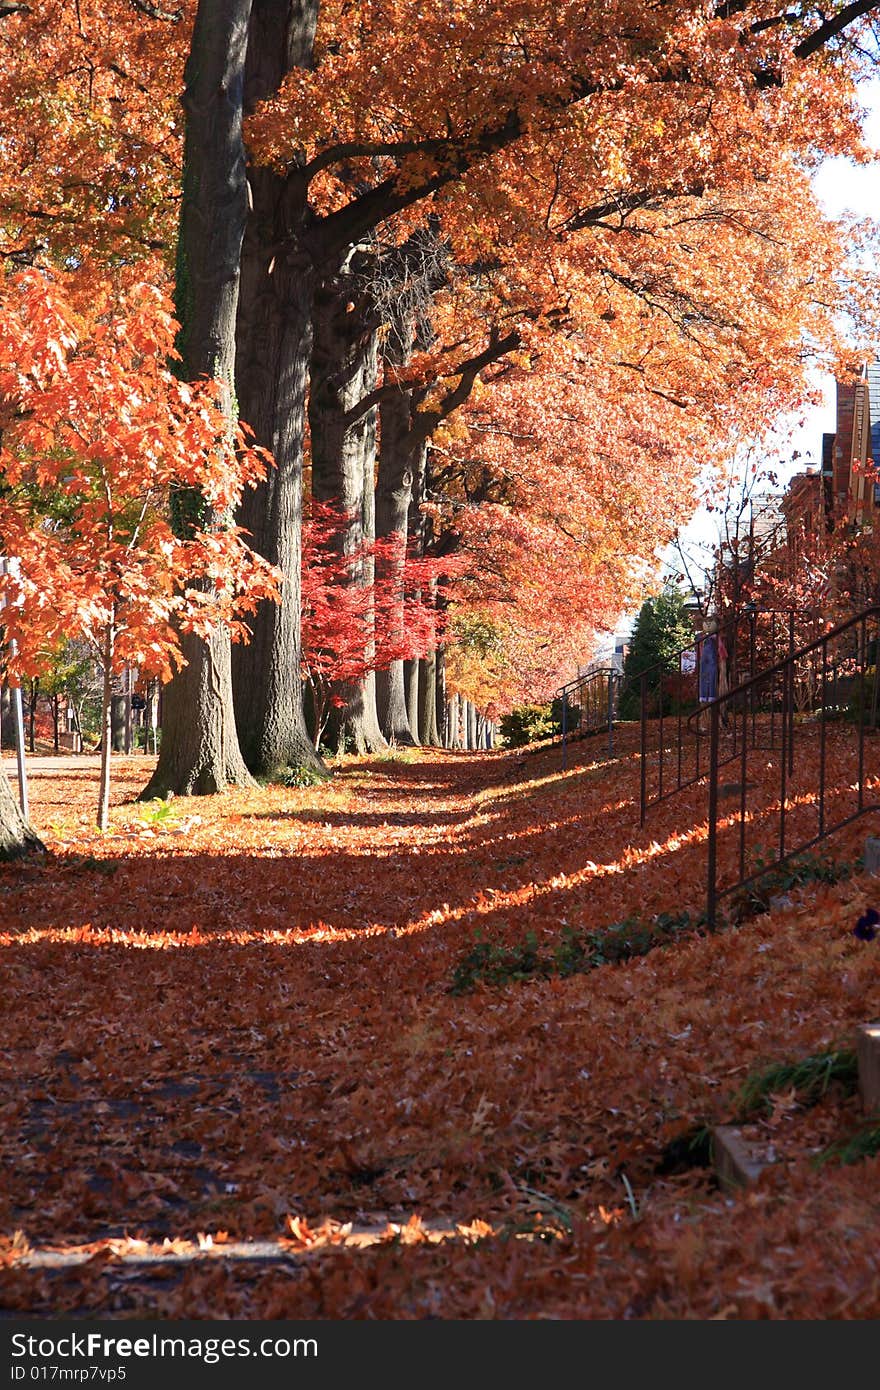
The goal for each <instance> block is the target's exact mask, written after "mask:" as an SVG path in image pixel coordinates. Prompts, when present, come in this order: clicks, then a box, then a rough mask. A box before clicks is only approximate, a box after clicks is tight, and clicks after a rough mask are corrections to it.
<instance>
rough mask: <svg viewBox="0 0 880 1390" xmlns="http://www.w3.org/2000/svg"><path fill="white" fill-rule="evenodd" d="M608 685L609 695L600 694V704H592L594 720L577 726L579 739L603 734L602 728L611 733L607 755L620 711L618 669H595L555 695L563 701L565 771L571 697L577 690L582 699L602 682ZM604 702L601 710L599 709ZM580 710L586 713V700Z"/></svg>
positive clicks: (563, 687) (562, 732)
mask: <svg viewBox="0 0 880 1390" xmlns="http://www.w3.org/2000/svg"><path fill="white" fill-rule="evenodd" d="M600 681H601V682H607V692H605V693H602V694H601V695H600V701H595V702H593V712H594V714H595V718H594V719H592V720H588V721H587V723H586V724H585V723H584V722H583V716H581V720H580V722H579V724H578V731H577V732H578V736H579V737H581V738H587V737H588V736H589V735H591V734H597V733H600V732H601V731H602V730H603V729H605V728H607V730H608V752H609V754H611V753H613V752H614V718H615V714H616V709H617V693H618V689H619V685H620V672H619V671H618V670H617V668H616V667H615V666H598V667H593V669H592V670H590V671H589V672H588V673H587V674H585V675H583V676H579V677H578V678H577V679H575V680H573V681H568V682H567V684H566V685H563V686H560V688H559V690H557V692H556V699H557V700H560V701H561V713H560V726H561V736H562V770H563V772H564V771H565V770H566V767H567V763H568V742H569V732H568V695H569V693H570V692H572V691H575V690H577V691H578V692H579V694H580V695H581V696H582V694H583V692H584V691H591V690H592V689H593V688H598V683H599V682H600ZM600 703H601V708H600ZM579 704H580V707H581V710H583V700H582V699H581V700H579Z"/></svg>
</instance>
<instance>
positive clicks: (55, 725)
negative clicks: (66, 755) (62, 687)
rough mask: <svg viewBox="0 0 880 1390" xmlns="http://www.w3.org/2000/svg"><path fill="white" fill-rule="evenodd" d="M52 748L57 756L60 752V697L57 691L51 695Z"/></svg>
mask: <svg viewBox="0 0 880 1390" xmlns="http://www.w3.org/2000/svg"><path fill="white" fill-rule="evenodd" d="M52 748H53V750H54V752H55V756H56V757H57V756H58V754H59V753H60V752H61V697H60V696H59V694H58V692H57V691H56V692H55V694H54V695H53V696H52Z"/></svg>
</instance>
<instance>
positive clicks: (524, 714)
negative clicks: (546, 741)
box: [499, 705, 554, 748]
mask: <svg viewBox="0 0 880 1390" xmlns="http://www.w3.org/2000/svg"><path fill="white" fill-rule="evenodd" d="M499 730H500V733H501V742H502V744H503V746H504V747H505V748H521V747H522V746H523V744H526V743H537V742H538V741H539V740H540V739H542V738H550V737H552V735H553V733H554V727H553V715H552V711H551V707H550V705H521V706H520V708H519V709H515V710H511V712H510V714H503V715H502V716H501V721H500V724H499Z"/></svg>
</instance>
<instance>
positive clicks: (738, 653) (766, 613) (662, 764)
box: [635, 607, 795, 825]
mask: <svg viewBox="0 0 880 1390" xmlns="http://www.w3.org/2000/svg"><path fill="white" fill-rule="evenodd" d="M710 644H711V656H712V660H711V661H710V660H709V655H710ZM794 649H795V614H794V613H793V612H788V611H786V612H781V611H775V610H770V609H758V608H753V607H748V608H746V609H745V610H744V611H743V612H741V613H740V614H738V615H737V616H735V617H733V618H730V619H728V620H727V622H725V623H721V624H719V625H718V627H717V629H716V630H715V631H713V632H711V633H695V634H694V641H693V643H692V645H691V646H690V647H685V648H684V649H683V650H682V651H680V652H678V653H677V654H676V655H675V656H674V657H672V658H671V659H670V660H669V661H666V662H658V663H657V664H655V665H654V666H650V667H648V668H646V669H645V670H644V671H641V672H640V673H639V674H638V676H637V677H636V678H635V679H636V680H638V682H639V725H640V737H639V763H640V776H639V823H640V824H641V825H644V823H645V818H646V816H647V813H648V811H649V809H650V808H651V807H652V806H658V805H660V803H661V802H663V801H666V800H668V798H669V797H671V796H675V795H676V793H678V792H680V791H683V790H684V789H685V788H686V787H692V786H694V785H696V783H698V782H699V781H701V780H702V778H703V777H705V776H706V773H707V771H708V734H709V721H708V716H707V714H706V710H707V708H708V704H709V701H710V700H711V699H714V698H716V697H717V696H718V695H724V694H725V692H726V691H727V690H728V689H730V688H732V687H735V686H737V685H738V684H739V683H740V682H741V681H742V680H744V679H751V678H752V677H754V676H755V675H756V673H757V672H758V671H759V670H766V669H771V668H773V667H775V666H776V665H777V663H778V662H779V660H780V658H781V656H782V655H783V654H790V653H791V652H793V651H794ZM781 703H782V701H781V698H780V693H779V692H777V694H776V695H775V696H774V698H772V699H770V700H769V719H768V720H767V721H764V722H761V723H759V721H758V720H757V718H753V719H752V720H751V722H750V723H749V724H748V726H747V727H746V730H745V733H746V736H747V737H748V739H749V741H750V742H752V743H753V744H755V746H758V745H759V743H760V744H761V745H763V746H768V747H775V745H776V743H777V741H778V739H779V738H780V736H781V726H780V723H779V718H780V717H781V714H779V715H778V714H777V711H779V710H780V708H781ZM789 717H791V715H790V712H789ZM742 734H743V730H742V729H741V728H740V726H739V725H738V724H737V723H736V722H733V723H731V722H730V721H729V720H728V719H727V718H726V717H725V718H724V719H723V721H722V728H721V758H722V761H723V760H725V759H729V758H733V757H736V756H737V754H738V751H739V745H740V742H741V738H742Z"/></svg>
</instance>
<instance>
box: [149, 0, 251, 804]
mask: <svg viewBox="0 0 880 1390" xmlns="http://www.w3.org/2000/svg"><path fill="white" fill-rule="evenodd" d="M250 12H251V0H199V7H198V12H197V14H196V20H195V28H194V31H193V37H192V41H191V45H190V55H189V59H188V61H187V65H186V71H185V75H184V83H185V91H184V97H183V104H184V107H185V110H186V141H185V150H184V174H183V194H182V201H181V214H180V237H179V242H178V265H177V285H176V294H177V311H178V317H179V319H180V323H181V333H180V341H179V344H178V347H179V351H180V353H181V363H180V371H181V375H182V376H183V377H184V378H185V379H186V380H189V381H197V380H199V379H200V378H203V377H205V376H208V377H213V378H215V379H216V380H217V381H219V382H220V383H221V385H222V388H223V407H224V409H225V410H226V412H227V413H228V415H229V418H230V420H232V419H233V415H234V405H233V391H232V385H233V379H234V365H235V318H236V311H237V306H238V292H239V263H240V258H241V247H242V240H243V237H244V228H245V220H246V216H247V180H246V177H245V158H244V146H243V144H242V135H241V120H242V106H243V96H244V67H245V55H246V51H247V35H248V24H249V21H250ZM226 447H229V446H228V445H227V446H226ZM177 503H178V525H182V526H185V525H186V524H187V518H186V516H184V515H183V513H184V511H187V512H189V523H190V524H191V522H192V519H193V517H194V516H195V517H197V518H198V520H199V522H200V524H206V523H207V525H208V526H210V525H211V524H212V523H213V524H220V523H222V522H223V521H224V520H225V518H222V517H219V516H210V515H209V516H205V507H204V504H203V502H202V500H201V498H197V497H193V496H192V495H191V494H185V495H184V496H183V497H182V498H178V499H177ZM181 647H182V650H183V654H184V656H185V658H186V661H187V665H186V666H185V667H184V669H183V670H182V671H180V672H179V673H178V674H177V675H176V676H175V677H174V678H173V680H172V681H171V682H170V683H169V685H168V689H167V692H166V697H165V701H164V713H163V720H164V722H163V730H162V748H161V751H160V753H159V761H158V764H157V766H156V771H155V773H154V774H153V777H152V778H151V780H150V783H149V785H148V786H147V787H146V789H145V790H144V792H143V793H142V796H143V797H155V796H163V797H164V796H166V795H167V794H168V792H169V791H173V792H176V793H178V794H180V795H192V794H196V795H202V794H206V793H210V792H215V791H221V790H222V789H223V788H224V787H226V786H227V785H228V784H229V783H238V784H241V785H247V784H249V783H250V782H251V777H250V774H249V773H248V771H247V768H246V767H245V764H244V760H243V758H242V756H241V751H240V749H239V746H238V739H237V737H236V732H235V715H234V711H233V704H232V672H231V653H230V647H231V643H230V640H229V634H228V633H227V632H226V631H219V630H218V631H215V632H214V633H213V634H212V636H211V637H210V638H209V639H207V640H205V639H202V638H198V637H194V636H192V635H185V636H184V637H183V640H182V642H181Z"/></svg>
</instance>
